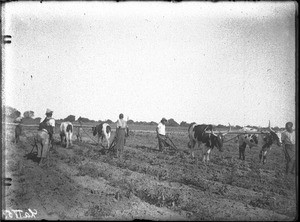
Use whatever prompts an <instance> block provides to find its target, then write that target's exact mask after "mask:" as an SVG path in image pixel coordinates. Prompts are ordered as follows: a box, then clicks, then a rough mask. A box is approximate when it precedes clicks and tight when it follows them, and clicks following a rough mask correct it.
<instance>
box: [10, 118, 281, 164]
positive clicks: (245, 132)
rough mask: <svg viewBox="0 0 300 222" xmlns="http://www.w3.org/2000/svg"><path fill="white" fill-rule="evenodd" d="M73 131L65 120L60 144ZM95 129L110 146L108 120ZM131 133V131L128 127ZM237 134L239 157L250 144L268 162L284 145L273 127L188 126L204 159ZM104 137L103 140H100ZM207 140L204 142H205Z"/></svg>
mask: <svg viewBox="0 0 300 222" xmlns="http://www.w3.org/2000/svg"><path fill="white" fill-rule="evenodd" d="M73 132H74V126H73V124H72V123H71V122H62V123H61V125H60V133H59V134H60V139H61V145H65V146H66V147H67V148H68V147H69V146H72V137H73ZM92 132H93V135H94V136H97V137H98V144H102V143H103V139H104V138H105V140H106V143H107V148H109V147H110V141H109V139H110V136H111V126H110V125H109V124H108V123H100V124H98V125H96V126H93V127H92ZM127 133H128V131H127ZM228 133H231V134H237V136H236V140H235V142H238V147H239V159H242V160H245V149H246V147H247V146H249V148H250V149H251V148H252V147H259V148H261V150H260V152H259V159H260V162H261V161H262V162H263V164H265V162H266V157H267V153H268V152H269V151H270V150H271V147H272V145H273V144H276V145H277V146H281V133H280V132H275V131H274V130H273V129H272V128H271V127H270V122H269V128H268V130H267V131H265V132H262V131H261V130H256V129H253V128H248V127H244V128H243V129H241V130H240V131H238V132H232V131H231V126H230V124H229V130H227V131H225V132H221V131H214V130H213V126H212V125H205V124H196V123H191V124H190V125H189V127H188V137H189V142H188V147H189V148H191V156H192V157H193V158H194V157H195V155H194V150H195V147H196V145H197V146H198V149H201V147H202V161H203V162H207V161H209V154H210V152H211V150H212V149H213V148H214V147H216V148H217V149H218V150H219V151H220V152H223V143H224V139H225V135H226V134H228ZM20 134H21V127H20V125H17V126H16V128H15V138H16V142H18V141H19V135H20ZM82 135H83V128H82V126H80V127H78V128H77V132H76V136H77V140H78V141H81V142H82ZM100 140H101V143H100ZM202 144H204V146H203V145H202Z"/></svg>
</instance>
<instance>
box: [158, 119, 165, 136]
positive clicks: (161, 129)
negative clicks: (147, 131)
mask: <svg viewBox="0 0 300 222" xmlns="http://www.w3.org/2000/svg"><path fill="white" fill-rule="evenodd" d="M157 130H158V134H160V135H166V126H165V125H164V124H162V123H161V122H160V123H159V124H158V125H157Z"/></svg>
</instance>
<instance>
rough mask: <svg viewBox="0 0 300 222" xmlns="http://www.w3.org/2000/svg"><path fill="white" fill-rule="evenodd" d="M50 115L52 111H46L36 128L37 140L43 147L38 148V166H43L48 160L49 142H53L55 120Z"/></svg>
mask: <svg viewBox="0 0 300 222" xmlns="http://www.w3.org/2000/svg"><path fill="white" fill-rule="evenodd" d="M52 113H53V111H52V110H50V109H47V110H46V118H45V119H44V120H43V121H42V122H41V123H40V124H39V128H38V134H37V140H38V142H40V143H42V145H43V146H42V147H40V146H38V155H37V157H38V158H41V160H40V163H39V165H40V166H42V165H44V164H45V161H46V158H49V145H50V144H49V142H53V134H54V128H55V120H54V119H53V118H52ZM48 161H49V159H48Z"/></svg>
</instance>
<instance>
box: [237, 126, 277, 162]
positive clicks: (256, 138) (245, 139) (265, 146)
mask: <svg viewBox="0 0 300 222" xmlns="http://www.w3.org/2000/svg"><path fill="white" fill-rule="evenodd" d="M242 131H247V132H249V131H250V133H248V134H244V135H239V136H238V137H237V140H238V142H239V159H242V160H245V149H246V146H247V145H248V146H249V148H250V149H251V148H252V147H261V150H260V152H259V160H260V162H261V161H262V162H263V164H265V163H266V158H267V153H268V152H269V151H270V150H271V146H272V144H273V143H276V144H277V146H281V134H280V132H275V131H274V130H273V129H271V127H270V126H269V131H268V132H266V133H263V134H255V133H258V132H259V131H257V130H256V129H253V128H248V127H244V128H243V129H242ZM251 132H253V133H251ZM260 133H261V132H260Z"/></svg>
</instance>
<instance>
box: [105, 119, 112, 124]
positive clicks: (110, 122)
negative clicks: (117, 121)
mask: <svg viewBox="0 0 300 222" xmlns="http://www.w3.org/2000/svg"><path fill="white" fill-rule="evenodd" d="M105 122H106V123H108V124H112V123H113V121H111V120H110V119H108V120H106V121H105Z"/></svg>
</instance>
